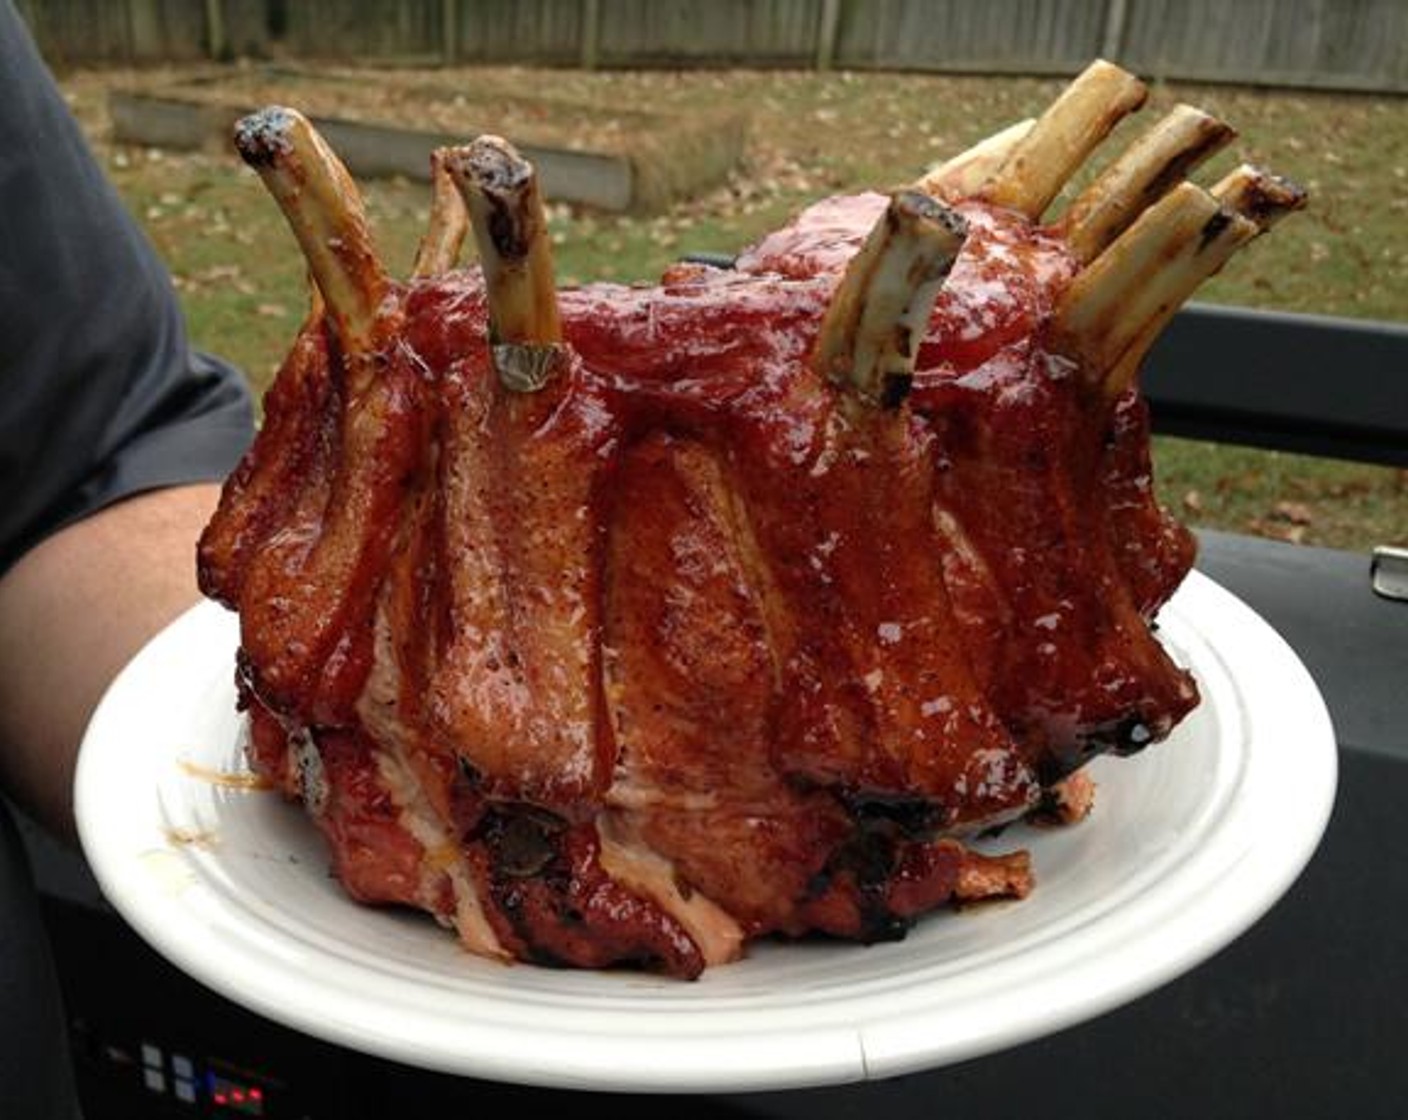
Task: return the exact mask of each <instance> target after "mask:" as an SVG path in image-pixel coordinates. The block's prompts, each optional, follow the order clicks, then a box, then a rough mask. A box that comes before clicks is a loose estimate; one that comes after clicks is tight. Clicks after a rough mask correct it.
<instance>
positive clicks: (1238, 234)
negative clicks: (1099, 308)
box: [1106, 164, 1306, 397]
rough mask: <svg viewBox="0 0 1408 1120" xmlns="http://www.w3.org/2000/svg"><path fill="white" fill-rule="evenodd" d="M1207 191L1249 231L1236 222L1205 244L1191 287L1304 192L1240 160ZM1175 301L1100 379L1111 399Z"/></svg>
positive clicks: (1295, 206) (1297, 204)
mask: <svg viewBox="0 0 1408 1120" xmlns="http://www.w3.org/2000/svg"><path fill="white" fill-rule="evenodd" d="M1211 193H1212V196H1213V197H1214V198H1215V199H1217V200H1218V202H1219V203H1220V204H1221V206H1222V209H1223V210H1224V211H1226V212H1230V213H1234V214H1236V215H1237V216H1238V217H1239V218H1240V219H1245V222H1247V223H1250V224H1251V225H1252V226H1253V227H1255V229H1254V231H1253V232H1252V233H1251V234H1250V236H1245V235H1246V233H1247V229H1246V225H1245V224H1243V225H1239V226H1238V227H1237V229H1236V230H1232V229H1229V230H1228V231H1226V232H1225V234H1223V235H1222V238H1220V239H1218V240H1217V241H1216V243H1214V244H1213V245H1210V246H1209V247H1208V250H1207V254H1208V255H1207V257H1206V258H1205V260H1204V265H1205V266H1208V265H1211V266H1213V267H1211V268H1210V270H1209V271H1208V272H1207V273H1206V274H1205V276H1203V277H1202V278H1201V279H1199V280H1197V281H1195V283H1194V284H1193V287H1194V288H1195V287H1196V286H1197V284H1199V283H1201V282H1202V279H1206V278H1207V276H1211V275H1212V274H1213V273H1214V272H1216V271H1217V270H1218V269H1219V268H1221V267H1222V265H1223V264H1224V263H1225V262H1226V260H1227V258H1228V257H1230V256H1231V255H1232V254H1233V253H1234V252H1235V251H1236V250H1237V249H1239V248H1241V247H1242V246H1243V245H1245V244H1246V243H1247V242H1248V241H1250V240H1251V239H1252V238H1253V237H1258V236H1260V235H1261V234H1263V233H1265V232H1266V231H1267V230H1268V229H1270V228H1271V227H1272V226H1273V225H1275V224H1276V223H1277V222H1279V221H1280V220H1281V219H1282V218H1284V217H1285V216H1286V215H1287V214H1289V213H1291V212H1292V211H1295V210H1299V209H1301V207H1303V206H1304V205H1305V203H1306V193H1305V191H1304V190H1303V189H1302V188H1301V187H1299V186H1297V185H1296V184H1295V183H1293V182H1291V181H1290V180H1289V179H1283V178H1281V177H1280V176H1279V175H1273V174H1271V173H1270V172H1269V171H1263V170H1262V169H1261V168H1258V167H1252V166H1250V165H1248V164H1243V165H1242V166H1241V167H1239V168H1237V169H1236V170H1235V171H1233V172H1231V173H1230V174H1228V175H1227V176H1226V177H1225V178H1224V179H1222V180H1221V181H1220V182H1219V183H1218V184H1217V185H1216V186H1215V187H1213V188H1212V192H1211ZM1219 255H1221V257H1222V260H1221V261H1218V260H1217V257H1218V256H1219ZM1188 294H1189V295H1192V288H1190V289H1189V292H1188ZM1185 298H1187V297H1185ZM1181 303H1182V301H1181V300H1180V301H1179V302H1178V303H1175V304H1172V305H1170V306H1169V307H1167V308H1165V309H1164V310H1163V311H1162V312H1161V313H1160V314H1158V315H1157V316H1155V317H1154V318H1153V319H1151V320H1150V321H1149V322H1147V323H1146V324H1144V326H1143V327H1142V328H1141V329H1140V331H1139V333H1138V335H1137V336H1136V337H1135V339H1134V341H1133V342H1132V343H1130V345H1129V346H1128V348H1127V349H1126V350H1125V352H1124V354H1123V355H1122V356H1121V357H1120V359H1119V361H1118V362H1117V363H1116V364H1115V366H1114V368H1112V369H1111V370H1110V373H1109V375H1108V376H1107V378H1106V389H1107V392H1108V393H1109V394H1110V396H1111V397H1115V396H1118V395H1119V394H1120V393H1122V392H1124V391H1125V389H1127V388H1128V387H1129V386H1130V385H1132V384H1133V383H1134V379H1135V377H1136V376H1137V375H1138V373H1139V366H1140V365H1141V363H1143V361H1144V358H1145V356H1146V355H1147V354H1148V353H1149V350H1150V348H1151V347H1152V346H1153V345H1154V342H1155V341H1156V340H1157V339H1158V337H1159V335H1161V334H1162V333H1163V331H1164V328H1165V327H1167V326H1168V324H1169V321H1170V320H1172V318H1173V317H1174V315H1175V314H1177V312H1178V308H1179V306H1181Z"/></svg>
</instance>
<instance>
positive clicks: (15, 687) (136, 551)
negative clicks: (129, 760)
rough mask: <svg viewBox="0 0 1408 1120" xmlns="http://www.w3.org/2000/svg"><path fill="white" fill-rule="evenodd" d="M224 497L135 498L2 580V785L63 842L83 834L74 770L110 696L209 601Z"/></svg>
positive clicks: (210, 490) (183, 491)
mask: <svg viewBox="0 0 1408 1120" xmlns="http://www.w3.org/2000/svg"><path fill="white" fill-rule="evenodd" d="M218 495H219V488H218V487H217V486H215V485H211V484H201V485H194V486H183V487H177V488H173V489H166V490H158V491H153V492H151V493H146V494H140V495H138V496H136V497H133V498H129V499H127V500H125V501H122V502H119V503H117V504H116V505H113V506H110V507H108V508H107V509H104V510H101V511H99V512H98V513H96V514H94V515H92V516H91V517H89V518H87V519H85V520H83V521H81V522H79V523H77V524H75V525H72V526H69V527H68V528H66V529H63V530H62V531H60V532H58V533H56V534H55V535H54V536H52V537H50V538H49V539H47V540H46V541H44V542H43V543H41V544H40V545H38V546H37V547H35V548H34V549H33V550H31V551H30V552H29V553H28V554H27V555H26V556H25V557H24V558H23V559H21V560H20V561H19V563H17V564H16V565H15V566H14V567H13V568H11V569H10V571H9V572H7V573H6V574H5V576H4V578H3V579H0V785H3V787H4V790H5V792H6V793H8V794H9V795H10V796H11V797H13V798H14V799H15V800H16V801H17V802H18V803H19V804H20V805H21V806H22V807H23V808H24V809H25V810H26V811H27V812H29V813H30V814H32V815H33V816H34V817H35V818H36V819H37V820H39V821H40V822H41V823H43V824H45V825H46V826H48V827H49V828H51V829H52V830H53V831H54V832H56V833H57V834H58V835H61V836H72V834H73V804H72V786H73V770H74V763H75V761H76V759H77V754H78V745H79V742H80V740H81V739H82V736H83V732H84V729H85V728H86V726H87V723H88V719H89V717H90V716H91V714H92V712H93V709H94V707H95V706H96V704H97V702H98V700H99V699H100V698H101V696H102V694H103V691H104V689H106V687H107V686H108V684H109V682H110V681H111V680H112V678H113V676H114V675H115V674H116V673H117V671H118V670H119V669H120V668H122V666H123V665H124V664H125V663H126V662H127V660H128V659H129V658H130V657H131V656H132V655H133V654H134V653H135V652H136V651H137V650H138V649H139V648H141V646H142V644H143V643H144V642H145V641H146V640H147V639H148V638H150V637H151V636H152V635H154V634H155V633H156V632H157V631H158V630H160V629H161V628H162V626H164V625H165V624H166V623H167V622H169V621H170V620H171V619H173V618H175V617H176V616H177V615H178V614H180V613H181V612H182V611H183V610H185V609H186V608H187V607H189V606H190V605H191V604H193V603H194V602H196V600H197V598H198V592H197V590H196V584H195V541H196V537H197V536H198V535H199V533H200V530H201V528H202V527H203V526H204V524H205V522H206V519H207V518H208V517H209V515H210V512H211V510H212V509H213V508H214V504H215V501H216V499H217V497H218ZM132 749H133V750H140V749H141V744H140V743H134V744H132Z"/></svg>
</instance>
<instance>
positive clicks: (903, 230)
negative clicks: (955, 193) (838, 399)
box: [813, 189, 968, 408]
mask: <svg viewBox="0 0 1408 1120" xmlns="http://www.w3.org/2000/svg"><path fill="white" fill-rule="evenodd" d="M967 234H968V225H967V222H965V221H964V219H963V216H962V215H961V214H959V213H958V212H957V211H955V210H951V209H949V208H948V207H947V206H945V205H944V204H943V203H941V202H939V201H938V200H937V199H935V198H933V197H932V196H930V195H928V194H925V193H924V192H923V191H919V190H913V189H907V190H901V191H898V192H896V193H895V194H894V195H893V196H892V197H891V199H890V205H889V206H888V207H886V209H885V213H884V214H883V215H881V218H880V220H879V221H878V222H876V224H875V226H874V228H873V229H872V230H871V232H870V236H869V237H868V238H867V239H866V241H865V244H864V245H862V246H861V248H860V250H859V251H858V252H857V253H856V255H855V256H854V257H853V258H852V259H851V263H850V265H849V266H848V267H847V269H846V272H845V275H844V276H842V278H841V281H840V283H839V285H838V286H837V289H836V292H835V294H834V295H833V296H832V299H831V304H830V306H829V307H828V308H827V311H826V317H825V319H824V320H823V321H822V326H821V331H820V334H819V336H818V339H817V344H816V350H815V352H814V358H813V365H814V367H815V368H816V369H817V371H818V372H819V373H821V374H822V375H823V376H824V377H826V378H828V379H829V380H831V381H832V382H834V383H836V384H838V385H841V386H844V387H848V388H850V389H852V390H853V391H854V392H855V393H856V395H857V396H858V397H859V398H860V399H861V400H862V401H865V402H866V403H868V404H871V405H876V406H879V407H881V408H895V407H898V405H899V404H900V403H901V402H902V401H903V400H904V398H905V397H906V396H907V395H908V394H909V388H910V385H911V384H912V382H913V378H914V362H915V359H916V357H917V356H918V350H919V342H920V340H922V339H923V337H924V333H925V331H926V330H927V329H928V325H929V317H930V315H931V313H932V312H933V308H934V301H935V299H936V298H937V297H938V293H939V288H940V287H941V285H942V283H943V281H944V279H945V278H946V277H947V276H948V274H949V271H950V270H951V269H952V267H953V262H954V260H955V259H956V258H957V256H958V252H959V250H960V249H961V248H962V246H963V242H964V239H965V238H966V237H967Z"/></svg>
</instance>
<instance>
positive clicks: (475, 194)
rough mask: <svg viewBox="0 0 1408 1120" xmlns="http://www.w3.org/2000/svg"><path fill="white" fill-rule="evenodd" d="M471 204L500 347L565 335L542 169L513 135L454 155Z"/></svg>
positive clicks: (449, 161) (450, 160) (450, 163)
mask: <svg viewBox="0 0 1408 1120" xmlns="http://www.w3.org/2000/svg"><path fill="white" fill-rule="evenodd" d="M446 166H447V167H448V168H449V172H450V175H451V177H452V178H453V179H454V181H455V185H456V186H457V187H459V189H460V193H461V194H462V195H463V196H464V201H465V203H466V205H467V206H468V207H469V217H470V223H471V225H472V226H473V228H474V240H475V243H476V244H477V245H478V247H479V259H480V263H481V264H482V266H483V268H484V282H485V285H486V287H487V288H488V294H489V320H490V329H491V331H492V339H493V342H494V343H495V344H496V345H499V344H508V345H517V346H546V345H551V344H553V343H556V342H558V341H560V340H561V338H562V325H561V322H560V320H559V318H558V310H557V291H556V289H555V287H554V286H553V275H552V246H551V244H550V242H549V240H548V230H547V215H546V214H545V213H544V210H543V200H542V195H541V193H540V191H539V188H538V175H537V171H536V170H535V169H534V167H533V165H532V164H531V163H529V162H528V161H527V160H526V159H524V158H523V157H522V156H521V155H520V154H519V153H518V151H517V149H515V148H514V147H513V145H512V144H510V143H509V142H508V141H507V140H504V139H502V138H500V137H498V136H481V137H479V138H478V139H477V140H475V141H474V142H473V143H472V144H469V145H467V146H465V147H463V148H453V149H451V150H450V152H449V154H448V156H447V158H446Z"/></svg>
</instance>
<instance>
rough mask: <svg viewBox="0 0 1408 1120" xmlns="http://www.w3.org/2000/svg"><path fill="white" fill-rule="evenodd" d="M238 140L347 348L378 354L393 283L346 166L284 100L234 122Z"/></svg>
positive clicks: (339, 337)
mask: <svg viewBox="0 0 1408 1120" xmlns="http://www.w3.org/2000/svg"><path fill="white" fill-rule="evenodd" d="M234 143H235V148H236V150H237V151H238V152H239V153H240V155H241V157H242V158H243V159H244V160H245V162H246V163H247V164H249V166H250V167H252V168H254V170H256V171H257V172H258V173H259V177H260V179H261V180H262V181H263V182H264V185H265V187H266V188H268V190H269V193H270V194H271V195H272V196H273V198H274V200H275V201H276V202H277V203H278V205H279V209H280V210H282V211H283V214H284V218H285V219H286V220H287V221H288V224H289V228H290V229H291V230H292V232H293V235H294V237H295V238H297V240H298V244H299V246H300V248H302V250H303V255H304V257H305V258H306V259H307V261H308V268H309V271H310V272H311V273H312V275H313V279H314V282H315V284H316V286H317V288H318V290H319V291H320V292H321V293H322V298H323V301H324V302H325V304H326V307H327V311H328V314H329V318H330V320H331V322H332V324H333V327H334V329H335V330H336V332H337V335H338V339H339V341H340V342H341V344H342V346H343V348H344V349H345V350H346V351H347V353H348V354H350V355H351V354H355V355H368V354H371V353H374V352H375V351H376V350H377V348H378V346H379V344H380V336H381V331H382V328H383V327H384V325H385V323H384V321H383V320H384V314H385V312H384V308H383V301H384V297H385V295H386V292H387V288H388V285H389V280H388V278H387V275H386V272H385V270H384V269H383V268H382V265H381V261H380V259H379V257H378V255H377V252H376V247H375V245H374V244H373V242H372V236H371V229H370V226H369V225H368V222H367V216H366V211H365V209H364V207H363V205H362V198H361V195H360V193H359V192H358V190H357V185H356V183H355V182H354V181H353V179H352V176H351V175H350V174H349V173H348V171H347V168H346V167H345V166H343V164H342V162H341V160H339V159H338V158H337V155H336V153H334V152H333V150H332V149H331V148H330V147H329V146H328V144H327V142H326V141H325V140H324V139H323V138H322V136H320V135H319V134H318V130H317V129H316V128H315V127H314V126H313V124H312V122H310V121H309V120H308V118H307V117H305V116H304V115H303V114H302V113H300V112H298V111H297V110H296V109H290V108H287V107H286V106H282V105H270V106H267V107H265V108H263V109H260V110H259V111H257V112H255V113H252V114H250V115H249V116H247V117H245V118H243V119H242V120H240V121H239V122H237V124H236V125H235V129H234Z"/></svg>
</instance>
